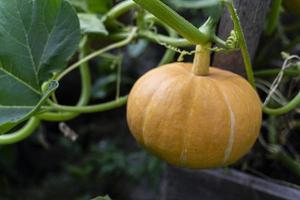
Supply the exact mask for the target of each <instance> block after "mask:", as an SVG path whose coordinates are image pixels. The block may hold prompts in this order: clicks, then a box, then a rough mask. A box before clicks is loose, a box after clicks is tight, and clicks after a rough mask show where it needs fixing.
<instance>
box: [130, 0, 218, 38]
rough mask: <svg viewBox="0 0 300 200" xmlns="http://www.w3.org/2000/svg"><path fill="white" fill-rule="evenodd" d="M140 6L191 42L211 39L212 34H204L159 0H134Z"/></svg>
mask: <svg viewBox="0 0 300 200" xmlns="http://www.w3.org/2000/svg"><path fill="white" fill-rule="evenodd" d="M134 1H135V2H136V3H137V4H139V5H140V6H141V7H143V8H144V9H146V10H147V11H149V12H150V13H152V14H153V15H154V16H156V17H157V18H158V19H160V20H161V21H163V22H164V23H166V24H167V25H169V26H170V27H172V28H173V29H174V30H176V31H177V32H178V33H179V34H180V35H181V36H183V37H184V38H186V39H187V40H189V41H190V42H191V43H193V44H203V43H206V42H208V41H210V40H211V39H212V35H205V34H204V33H202V32H200V31H199V30H198V29H197V28H196V27H195V26H193V25H192V24H191V23H190V22H188V21H187V20H186V19H184V18H183V17H182V16H180V15H179V14H177V13H176V12H175V11H174V10H172V9H171V8H170V7H168V6H167V5H166V4H164V3H163V2H162V1H160V0H134Z"/></svg>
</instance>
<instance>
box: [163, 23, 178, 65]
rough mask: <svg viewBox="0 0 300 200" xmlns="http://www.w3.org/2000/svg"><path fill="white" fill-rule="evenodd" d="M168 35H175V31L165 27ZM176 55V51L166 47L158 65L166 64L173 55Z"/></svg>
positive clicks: (170, 60)
mask: <svg viewBox="0 0 300 200" xmlns="http://www.w3.org/2000/svg"><path fill="white" fill-rule="evenodd" d="M167 31H168V33H169V35H170V36H171V37H176V36H177V33H176V32H175V31H174V30H173V29H167ZM175 55H176V52H175V51H173V50H172V49H167V50H166V52H165V54H164V56H163V57H162V58H161V60H160V62H159V66H161V65H165V64H168V63H170V62H172V61H173V60H174V56H175Z"/></svg>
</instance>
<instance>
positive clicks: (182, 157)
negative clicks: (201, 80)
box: [179, 76, 196, 166]
mask: <svg viewBox="0 0 300 200" xmlns="http://www.w3.org/2000/svg"><path fill="white" fill-rule="evenodd" d="M189 79H190V80H189V81H187V83H186V84H187V85H190V84H191V82H195V79H194V77H193V76H190V78H189ZM191 85H192V90H191V91H189V96H188V97H189V98H188V100H189V102H187V103H186V105H188V106H187V108H186V110H189V111H190V110H191V109H192V107H191V104H190V102H193V99H194V98H195V88H196V86H195V84H191ZM189 117H190V112H187V113H186V119H187V120H186V121H185V123H186V124H187V123H188V121H189V120H188V119H189ZM184 127H187V126H184ZM188 133H189V131H188V129H186V130H182V134H183V137H182V138H183V145H182V146H183V149H182V151H181V153H180V159H179V160H180V163H181V165H182V166H185V165H186V161H187V153H188V151H187V146H188V142H187V140H188V139H187V138H190V134H188Z"/></svg>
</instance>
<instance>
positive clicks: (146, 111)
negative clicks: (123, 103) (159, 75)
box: [141, 74, 182, 145]
mask: <svg viewBox="0 0 300 200" xmlns="http://www.w3.org/2000/svg"><path fill="white" fill-rule="evenodd" d="M179 76H182V74H179V75H177V76H173V77H172V78H171V79H170V80H168V82H169V83H170V82H174V81H176V78H178V77H179ZM174 79H175V80H174ZM164 81H166V80H164V79H163V80H162V81H161V82H160V84H159V86H158V88H157V89H156V91H155V92H154V93H153V94H152V96H151V98H150V99H149V101H148V102H147V104H146V106H145V108H146V110H145V112H144V113H143V115H144V117H143V121H142V133H141V139H142V143H143V144H144V145H145V144H146V143H145V129H146V128H145V124H146V120H147V114H148V112H149V105H150V104H151V102H152V100H153V99H154V97H155V95H156V94H157V92H158V91H159V90H160V89H161V88H162V86H164V84H163V82H164ZM145 116H146V117H145Z"/></svg>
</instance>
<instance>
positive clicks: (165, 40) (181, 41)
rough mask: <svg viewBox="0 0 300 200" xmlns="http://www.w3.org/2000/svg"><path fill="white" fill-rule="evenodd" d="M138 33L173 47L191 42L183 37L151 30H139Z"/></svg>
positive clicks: (189, 44)
mask: <svg viewBox="0 0 300 200" xmlns="http://www.w3.org/2000/svg"><path fill="white" fill-rule="evenodd" d="M139 35H140V36H141V37H143V38H146V39H149V40H151V41H153V42H159V43H166V44H169V45H171V46H175V47H189V46H192V45H193V44H192V43H191V42H189V41H188V40H186V39H184V38H176V37H168V36H165V35H161V34H157V33H154V32H152V31H140V32H139Z"/></svg>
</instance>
